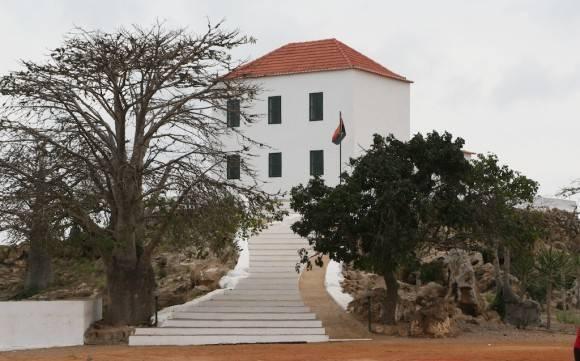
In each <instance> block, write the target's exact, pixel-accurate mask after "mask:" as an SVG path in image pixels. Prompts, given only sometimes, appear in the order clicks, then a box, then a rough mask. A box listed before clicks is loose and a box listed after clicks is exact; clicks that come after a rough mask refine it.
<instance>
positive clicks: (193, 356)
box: [0, 336, 573, 361]
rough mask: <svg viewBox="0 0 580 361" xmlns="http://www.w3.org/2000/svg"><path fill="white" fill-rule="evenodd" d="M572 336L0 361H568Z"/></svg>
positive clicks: (69, 351) (7, 358) (80, 350)
mask: <svg viewBox="0 0 580 361" xmlns="http://www.w3.org/2000/svg"><path fill="white" fill-rule="evenodd" d="M572 338H573V336H567V337H560V338H557V339H553V340H548V341H547V340H528V341H520V342H510V341H504V342H498V343H494V344H488V343H486V340H479V341H476V342H474V341H471V342H466V341H462V340H458V339H447V340H408V339H399V338H394V339H393V340H391V341H385V340H381V341H358V342H329V343H322V344H277V345H233V346H188V347H128V346H84V347H65V348H54V349H45V350H36V351H19V352H5V353H0V361H56V360H59V361H60V360H81V361H121V360H122V361H129V360H135V361H185V360H194V361H217V360H235V361H257V360H263V361H269V360H273V361H274V360H276V361H290V360H313V361H314V360H315V361H342V360H344V361H346V360H349V361H355V360H356V361H371V360H384V361H412V360H416V361H419V360H421V361H435V360H437V361H492V360H493V361H568V360H572V353H571V351H572V348H571V345H572Z"/></svg>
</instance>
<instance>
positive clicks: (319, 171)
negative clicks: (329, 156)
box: [310, 150, 324, 176]
mask: <svg viewBox="0 0 580 361" xmlns="http://www.w3.org/2000/svg"><path fill="white" fill-rule="evenodd" d="M323 174H324V151H322V150H311V151H310V175H312V176H317V175H323Z"/></svg>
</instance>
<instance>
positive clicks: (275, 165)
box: [268, 153, 282, 178]
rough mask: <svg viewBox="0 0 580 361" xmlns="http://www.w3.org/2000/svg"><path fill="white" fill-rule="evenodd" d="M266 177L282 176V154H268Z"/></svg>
mask: <svg viewBox="0 0 580 361" xmlns="http://www.w3.org/2000/svg"><path fill="white" fill-rule="evenodd" d="M268 176H269V177H270V178H277V177H281V176H282V153H270V154H268Z"/></svg>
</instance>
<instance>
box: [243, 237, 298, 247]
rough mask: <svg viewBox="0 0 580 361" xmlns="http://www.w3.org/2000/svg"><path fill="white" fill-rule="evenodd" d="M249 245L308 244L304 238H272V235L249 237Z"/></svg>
mask: <svg viewBox="0 0 580 361" xmlns="http://www.w3.org/2000/svg"><path fill="white" fill-rule="evenodd" d="M248 244H249V245H250V246H253V245H258V244H284V245H286V246H289V245H304V246H307V245H308V241H307V240H305V239H304V238H273V237H256V238H250V240H249V241H248Z"/></svg>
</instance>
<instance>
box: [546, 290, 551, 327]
mask: <svg viewBox="0 0 580 361" xmlns="http://www.w3.org/2000/svg"><path fill="white" fill-rule="evenodd" d="M546 318H547V320H546V327H547V328H548V330H549V329H550V327H551V326H552V281H549V282H548V287H547V289H546Z"/></svg>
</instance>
